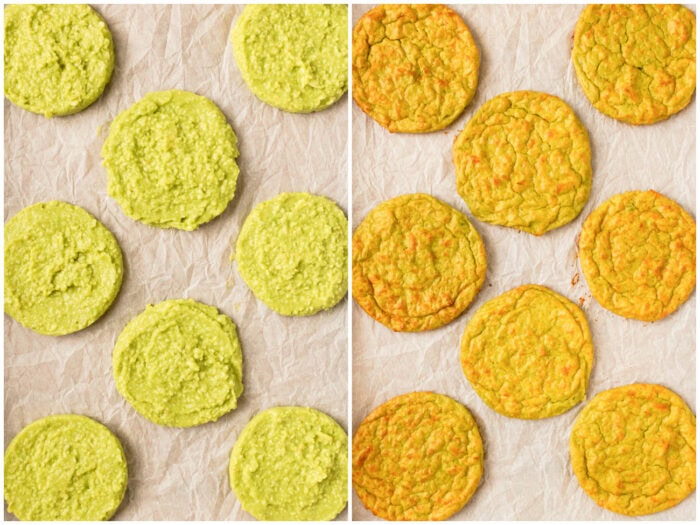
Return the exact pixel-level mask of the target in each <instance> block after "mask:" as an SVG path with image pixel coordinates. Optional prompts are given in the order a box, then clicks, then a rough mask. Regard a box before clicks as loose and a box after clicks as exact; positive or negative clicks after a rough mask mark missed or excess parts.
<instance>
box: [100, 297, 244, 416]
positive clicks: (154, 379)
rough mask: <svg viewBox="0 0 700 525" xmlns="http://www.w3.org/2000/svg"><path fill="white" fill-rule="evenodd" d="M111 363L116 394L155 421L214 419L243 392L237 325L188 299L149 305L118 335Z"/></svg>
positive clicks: (231, 408) (210, 307)
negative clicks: (117, 392)
mask: <svg viewBox="0 0 700 525" xmlns="http://www.w3.org/2000/svg"><path fill="white" fill-rule="evenodd" d="M112 365H113V368H114V379H115V381H116V384H117V390H118V391H119V393H120V394H121V395H122V396H124V398H125V399H126V400H127V401H128V402H129V403H131V405H132V406H133V407H134V408H135V409H136V411H137V412H138V413H139V414H141V415H142V416H144V417H145V418H147V419H149V420H151V421H153V422H154V423H158V424H160V425H167V426H173V427H191V426H194V425H200V424H202V423H207V422H209V421H215V420H217V419H218V418H220V417H221V416H223V415H224V414H226V413H228V412H230V411H231V410H233V409H234V408H236V406H237V399H238V397H239V396H240V395H241V393H242V392H243V383H242V377H243V357H242V354H241V345H240V343H239V341H238V335H237V333H236V325H234V324H233V322H232V321H231V319H229V318H228V317H227V316H225V315H222V314H220V313H219V312H218V311H217V309H216V308H214V307H213V306H207V305H204V304H202V303H199V302H197V301H193V300H192V299H173V300H169V301H163V302H161V303H158V304H156V305H148V306H147V307H146V310H145V311H144V312H142V313H141V314H139V315H138V316H136V317H135V318H134V319H132V320H131V321H130V322H129V323H128V324H127V325H126V327H125V328H124V330H123V331H122V333H121V334H120V335H119V338H118V339H117V343H116V345H115V347H114V353H113V355H112Z"/></svg>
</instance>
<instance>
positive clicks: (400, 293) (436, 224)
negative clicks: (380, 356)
mask: <svg viewBox="0 0 700 525" xmlns="http://www.w3.org/2000/svg"><path fill="white" fill-rule="evenodd" d="M485 277H486V251H485V249H484V244H483V242H482V241H481V237H480V236H479V234H478V232H477V231H476V229H474V227H473V226H472V225H471V223H470V222H469V220H468V219H467V217H466V216H465V215H464V214H462V213H460V212H459V211H457V210H456V209H454V208H452V207H451V206H448V205H447V204H445V203H444V202H441V201H439V200H438V199H436V198H434V197H432V196H430V195H426V194H423V193H416V194H408V195H401V196H399V197H395V198H393V199H390V200H388V201H385V202H383V203H381V204H379V205H378V206H377V207H376V208H374V209H373V210H372V211H370V212H369V213H368V214H367V216H366V217H365V218H364V220H363V221H362V223H360V225H359V226H358V227H357V229H356V230H355V233H354V234H353V237H352V295H353V297H354V298H355V300H356V301H357V304H359V305H360V306H361V307H362V309H363V310H364V311H365V312H367V314H369V315H370V316H371V317H373V318H374V319H376V320H377V321H379V322H380V323H382V324H384V325H385V326H387V327H389V328H391V329H392V330H395V331H400V332H417V331H422V330H431V329H433V328H437V327H440V326H442V325H444V324H446V323H449V322H450V321H452V320H453V319H454V318H455V317H457V316H458V315H459V314H461V313H462V312H463V311H464V309H465V308H467V306H469V304H470V303H471V302H472V300H473V299H474V297H475V296H476V294H477V293H478V292H479V290H480V289H481V285H482V284H483V282H484V279H485Z"/></svg>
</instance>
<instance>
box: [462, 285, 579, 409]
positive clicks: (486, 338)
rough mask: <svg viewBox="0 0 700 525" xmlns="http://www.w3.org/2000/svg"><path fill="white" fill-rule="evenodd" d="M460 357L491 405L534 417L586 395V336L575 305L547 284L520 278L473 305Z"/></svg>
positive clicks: (476, 389)
mask: <svg viewBox="0 0 700 525" xmlns="http://www.w3.org/2000/svg"><path fill="white" fill-rule="evenodd" d="M459 361H460V363H461V364H462V370H463V371H464V375H465V376H466V378H467V379H468V380H469V382H470V383H471V385H472V387H473V388H474V390H475V391H476V393H477V394H479V397H480V398H481V399H482V400H483V401H484V403H486V404H487V405H488V406H489V407H491V408H492V409H493V410H495V411H496V412H498V413H500V414H503V415H505V416H508V417H517V418H521V419H541V418H545V417H551V416H556V415H559V414H562V413H564V412H566V411H567V410H569V409H570V408H571V407H573V406H575V405H577V404H578V403H580V402H581V401H583V400H584V399H585V398H586V386H587V385H588V378H589V376H590V374H591V367H592V366H593V340H592V338H591V332H590V330H589V328H588V322H587V321H586V317H585V316H584V315H583V312H582V311H581V309H580V308H579V307H578V306H576V305H575V304H574V303H572V302H571V301H569V300H568V299H567V298H565V297H563V296H561V295H559V294H558V293H556V292H553V291H552V290H550V289H549V288H546V287H544V286H539V285H535V284H526V285H523V286H519V287H518V288H514V289H512V290H510V291H508V292H506V293H504V294H502V295H499V296H498V297H496V298H494V299H491V300H490V301H488V302H486V303H485V304H484V305H483V306H481V307H480V308H479V309H478V310H477V311H476V313H475V314H474V316H473V317H472V318H471V319H470V320H469V323H467V327H466V329H465V330H464V334H463V335H462V343H461V347H460V354H459Z"/></svg>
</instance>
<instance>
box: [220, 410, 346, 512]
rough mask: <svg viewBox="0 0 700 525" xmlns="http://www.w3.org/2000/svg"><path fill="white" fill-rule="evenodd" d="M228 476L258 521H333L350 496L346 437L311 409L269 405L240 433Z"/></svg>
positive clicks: (243, 505) (240, 497) (328, 419)
mask: <svg viewBox="0 0 700 525" xmlns="http://www.w3.org/2000/svg"><path fill="white" fill-rule="evenodd" d="M229 480H230V482H231V488H232V489H233V492H234V493H235V494H236V497H237V498H238V501H240V503H241V506H242V507H243V509H244V510H245V511H247V512H249V513H250V514H252V515H253V516H254V517H255V518H257V519H259V520H275V521H327V520H332V519H333V518H335V517H336V516H337V515H338V514H339V513H340V511H341V510H343V509H344V508H345V505H346V503H347V501H348V436H347V434H346V433H345V431H344V430H343V429H342V428H341V427H340V425H338V423H336V422H335V421H334V420H333V419H332V418H330V417H328V416H327V415H325V414H323V413H321V412H319V411H318V410H314V409H313V408H306V407H277V408H270V409H268V410H265V411H263V412H261V413H259V414H258V415H257V416H255V417H254V418H253V419H251V420H250V422H249V423H248V424H247V425H246V427H245V428H244V429H243V431H242V432H241V435H240V436H239V437H238V440H237V441H236V444H235V445H234V447H233V450H232V451H231V461H230V463H229Z"/></svg>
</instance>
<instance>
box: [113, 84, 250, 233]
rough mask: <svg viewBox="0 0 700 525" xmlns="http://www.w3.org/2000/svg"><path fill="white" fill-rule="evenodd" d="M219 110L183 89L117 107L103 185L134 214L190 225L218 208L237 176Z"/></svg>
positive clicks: (231, 136)
mask: <svg viewBox="0 0 700 525" xmlns="http://www.w3.org/2000/svg"><path fill="white" fill-rule="evenodd" d="M237 144H238V140H237V138H236V134H235V133H234V132H233V130H232V129H231V126H229V125H228V123H227V122H226V117H225V116H224V114H223V113H221V111H220V110H219V108H217V107H216V105H215V104H214V103H213V102H211V101H210V100H208V99H207V98H205V97H202V96H199V95H195V94H194V93H190V92H187V91H179V90H171V91H158V92H154V93H149V94H148V95H146V96H145V97H144V98H143V99H141V100H140V101H139V102H137V103H136V104H134V105H133V106H131V107H130V108H129V109H127V110H125V111H123V112H122V113H120V114H119V115H118V116H117V117H116V118H115V119H114V121H113V122H112V124H111V125H110V128H109V136H108V137H107V140H106V141H105V143H104V146H103V148H102V159H103V165H104V166H105V168H106V169H107V172H108V174H109V178H108V181H107V191H108V193H109V195H110V196H111V197H113V198H114V199H115V200H116V201H117V202H118V203H119V205H120V206H121V207H122V209H123V210H124V213H126V214H127V215H128V216H129V217H131V218H132V219H134V220H137V221H141V222H144V223H146V224H150V225H153V226H158V227H160V228H178V229H181V230H194V229H196V228H197V227H199V226H200V225H202V224H204V223H206V222H209V221H210V220H212V219H213V218H214V217H217V216H218V215H220V214H221V213H222V212H223V211H224V209H225V208H226V206H227V205H228V203H229V202H230V201H231V199H233V195H234V192H235V190H236V180H237V179H238V172H239V170H238V165H237V164H236V158H237V157H238V146H237Z"/></svg>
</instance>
